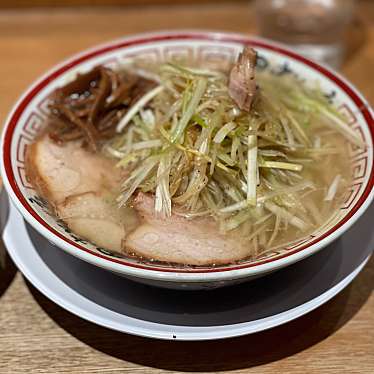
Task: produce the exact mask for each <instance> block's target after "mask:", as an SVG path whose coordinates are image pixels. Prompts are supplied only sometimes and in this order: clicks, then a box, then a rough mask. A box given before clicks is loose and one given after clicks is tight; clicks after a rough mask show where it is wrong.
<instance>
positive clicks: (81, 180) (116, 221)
mask: <svg viewBox="0 0 374 374" xmlns="http://www.w3.org/2000/svg"><path fill="white" fill-rule="evenodd" d="M26 171H27V175H28V178H29V179H30V181H31V183H32V185H33V186H34V187H35V188H36V190H37V192H38V193H39V194H40V195H41V196H42V197H44V198H45V199H46V200H47V201H48V202H49V203H50V205H51V206H52V207H53V208H54V210H55V212H56V214H57V216H58V217H60V218H61V219H62V220H63V221H64V222H65V223H66V224H67V226H68V227H69V228H70V229H71V230H72V231H73V232H74V233H75V234H77V235H79V236H81V237H82V238H84V239H87V240H89V241H91V242H93V243H95V244H96V245H98V246H101V247H104V248H107V249H109V250H112V251H116V252H122V245H123V241H124V237H125V234H126V232H125V217H126V215H125V212H124V211H123V210H121V209H118V207H117V204H116V202H115V198H116V196H117V193H118V189H119V183H120V180H121V173H120V171H119V169H117V168H115V163H114V161H112V160H109V159H107V158H105V157H104V156H101V155H100V154H95V153H93V152H90V151H89V150H87V149H85V148H83V147H82V142H81V141H73V142H69V143H65V144H63V145H62V146H60V145H57V144H56V143H54V142H53V141H52V140H51V139H50V137H49V136H48V135H47V134H45V135H43V136H42V137H40V138H39V139H38V140H36V141H35V142H34V143H33V144H31V145H30V146H29V149H28V151H27V154H26ZM126 219H127V218H126ZM126 226H127V225H126Z"/></svg>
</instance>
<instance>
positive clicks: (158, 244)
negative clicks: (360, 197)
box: [27, 47, 364, 265]
mask: <svg viewBox="0 0 374 374" xmlns="http://www.w3.org/2000/svg"><path fill="white" fill-rule="evenodd" d="M255 65H256V53H255V51H254V50H252V49H251V48H249V47H245V48H244V50H243V51H242V53H241V54H240V55H239V58H238V60H237V62H236V63H235V64H234V65H233V66H232V68H231V69H230V71H220V70H218V69H217V70H212V69H208V68H206V67H204V65H201V66H198V67H196V66H194V65H193V64H187V63H186V64H183V65H181V64H175V63H172V62H169V63H163V64H160V65H159V66H150V67H149V71H146V70H144V69H142V70H141V71H138V70H136V69H134V68H127V69H123V70H119V71H114V70H111V69H109V68H106V67H102V66H99V67H96V68H94V69H93V70H91V71H90V72H88V73H85V74H82V75H78V76H77V77H76V79H75V80H74V81H72V82H70V83H69V84H67V85H65V86H64V87H62V88H60V89H58V90H56V92H55V93H54V94H53V96H52V97H51V98H50V110H51V114H50V118H49V122H48V125H47V129H46V132H45V133H44V134H42V135H41V136H40V137H39V138H38V139H37V140H36V141H35V143H34V144H33V145H32V146H31V147H29V151H28V155H27V165H28V167H27V169H28V174H29V177H30V180H31V181H32V183H33V184H34V186H35V187H36V189H37V190H38V191H39V193H40V194H41V195H42V196H43V197H45V198H46V199H47V200H48V201H49V203H50V205H51V207H53V209H54V211H55V213H56V215H57V216H59V217H60V218H61V219H63V220H64V221H65V223H66V224H67V225H68V226H69V227H70V228H71V229H72V230H73V231H74V232H75V233H76V234H78V235H80V236H82V237H84V238H86V239H88V240H90V241H92V242H93V243H95V244H98V245H100V246H102V247H104V248H107V249H109V250H112V251H115V252H118V253H120V254H122V255H124V256H126V255H136V256H140V257H143V258H144V259H148V260H158V261H165V262H169V263H176V264H189V265H213V264H227V263H232V262H235V261H239V260H243V259H255V258H259V257H261V256H263V255H264V254H266V252H268V251H271V250H274V249H275V248H277V247H280V246H284V245H286V244H289V243H290V242H293V241H295V240H297V239H300V238H302V237H305V236H307V235H309V234H310V233H312V232H313V231H315V230H316V229H318V228H319V227H320V226H321V225H323V224H324V223H326V221H327V220H328V219H330V218H331V217H332V216H333V215H334V214H336V212H337V209H338V207H339V204H340V203H341V202H342V199H343V197H344V194H345V191H346V187H347V185H348V184H349V182H350V177H351V170H350V168H349V167H348V162H347V160H346V155H347V146H348V143H349V142H351V143H353V144H354V145H356V146H359V147H362V146H364V144H362V141H361V140H360V139H359V138H358V137H357V135H356V133H355V132H354V131H353V130H352V129H351V128H350V127H349V126H348V125H347V123H346V120H345V118H344V117H343V116H342V115H341V114H340V113H339V112H338V111H337V109H336V108H334V107H333V106H332V105H331V104H330V103H329V102H328V100H327V98H326V97H325V96H324V94H323V93H322V92H321V91H320V90H319V89H318V88H317V87H314V88H311V87H309V86H306V85H305V84H304V83H302V82H300V81H299V80H297V79H296V78H295V77H294V76H292V75H286V76H274V75H270V74H268V73H258V74H256V75H255Z"/></svg>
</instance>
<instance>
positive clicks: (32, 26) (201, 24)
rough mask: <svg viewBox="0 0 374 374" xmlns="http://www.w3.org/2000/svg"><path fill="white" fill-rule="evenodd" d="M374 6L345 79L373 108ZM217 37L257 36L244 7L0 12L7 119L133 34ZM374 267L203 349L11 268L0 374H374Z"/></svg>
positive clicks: (365, 6)
mask: <svg viewBox="0 0 374 374" xmlns="http://www.w3.org/2000/svg"><path fill="white" fill-rule="evenodd" d="M373 20H374V4H373V2H364V3H361V5H360V8H359V16H358V18H357V20H356V24H355V27H354V28H353V29H352V30H351V32H350V34H349V35H348V42H349V58H348V59H347V61H346V63H345V65H344V67H343V73H344V74H345V75H346V76H347V77H348V78H349V79H350V80H352V82H353V83H355V84H356V85H357V87H358V88H359V89H360V90H361V91H362V92H363V93H364V94H365V95H366V96H367V98H368V100H369V101H370V102H371V103H372V102H373V101H374V85H373V83H372V82H373V81H374V79H373V78H374V77H373V62H374V24H373ZM172 28H210V29H221V30H229V31H240V32H244V33H253V32H254V31H255V24H254V17H253V13H251V9H250V7H249V6H248V4H246V3H241V4H236V5H230V4H218V5H201V6H197V5H188V6H187V5H183V6H157V7H155V6H152V7H145V8H140V7H130V8H103V9H100V11H98V10H95V9H85V8H80V9H78V10H72V9H66V10H64V9H58V10H57V9H43V10H33V11H23V12H21V11H9V10H7V11H0V56H1V58H0V72H1V82H0V98H1V100H0V119H1V121H3V120H4V118H5V116H6V114H7V112H8V111H9V110H10V107H11V105H12V104H13V103H14V101H15V100H16V98H17V97H18V96H19V95H20V93H21V91H22V90H23V89H24V88H26V87H27V85H28V84H29V83H31V81H32V80H33V79H35V78H36V77H37V76H38V75H39V74H41V73H43V72H44V71H45V70H46V69H48V68H49V67H51V66H52V65H53V64H55V63H57V62H58V61H60V60H61V59H63V58H64V57H67V56H69V55H71V54H72V53H75V52H78V51H79V50H81V49H83V48H87V47H90V46H92V45H94V44H96V43H100V42H103V41H107V40H110V39H113V38H118V37H120V36H123V35H127V34H130V33H135V32H143V31H150V30H155V29H172ZM373 284H374V259H372V260H371V261H370V263H369V264H368V265H367V266H366V267H365V269H364V270H363V271H362V273H361V274H360V275H359V276H358V278H357V279H356V280H355V281H354V282H353V283H352V285H351V286H350V287H349V288H347V289H346V290H345V291H343V292H342V293H341V294H340V295H338V296H337V297H335V298H334V299H333V300H332V301H330V302H329V303H327V304H326V305H324V306H322V307H321V308H319V309H317V310H316V311H314V312H312V313H310V314H308V315H307V316H304V317H302V318H300V319H299V320H297V321H294V322H291V323H288V324H286V325H285V326H281V327H278V328H276V329H273V330H270V331H267V332H263V333H259V334H255V335H252V336H247V337H242V338H238V339H229V340H226V341H214V342H205V343H184V342H161V341H156V340H150V339H144V338H138V337H132V336H129V335H126V334H119V333H116V332H113V331H110V330H107V329H104V328H100V327H97V326H95V325H93V324H91V323H88V322H85V321H83V320H81V319H80V318H78V317H75V316H73V315H71V314H70V313H68V312H66V311H64V310H62V309H61V308H60V307H58V306H56V305H54V304H53V303H52V302H50V301H49V300H47V299H46V298H45V297H43V296H42V295H41V294H40V293H39V292H38V291H36V290H35V289H34V288H33V287H32V286H30V285H29V284H28V283H27V282H26V281H25V280H24V278H23V277H22V276H21V274H20V273H17V272H16V269H15V268H14V265H12V264H11V262H10V260H9V259H8V261H7V266H6V270H5V271H1V272H0V373H1V374H3V373H11V374H13V373H14V374H16V373H79V374H81V373H145V374H149V373H152V374H153V373H164V372H171V373H175V372H203V373H207V372H232V371H235V373H260V374H261V373H264V374H266V373H296V374H297V373H300V374H305V373H308V374H309V373H312V374H313V373H316V374H317V373H318V374H319V373H329V374H335V373H360V374H361V373H373V372H374V333H373V331H374V329H373V328H374V296H373V292H372V291H373Z"/></svg>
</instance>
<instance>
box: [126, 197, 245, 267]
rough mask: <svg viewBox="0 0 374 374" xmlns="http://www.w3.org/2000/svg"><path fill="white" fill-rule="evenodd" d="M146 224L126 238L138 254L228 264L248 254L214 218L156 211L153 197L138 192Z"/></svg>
mask: <svg viewBox="0 0 374 374" xmlns="http://www.w3.org/2000/svg"><path fill="white" fill-rule="evenodd" d="M133 205H134V208H135V209H136V210H137V211H138V214H139V215H140V217H141V219H142V221H143V224H141V225H139V226H138V227H137V228H136V230H134V231H132V232H131V233H130V234H129V235H128V236H127V238H126V242H125V246H126V248H127V250H130V251H132V252H134V253H136V254H137V255H140V256H144V257H147V258H153V259H155V260H159V261H167V262H175V263H183V264H191V265H209V264H225V263H230V262H234V261H236V260H240V259H242V258H245V257H247V256H249V254H250V248H249V247H248V246H247V245H244V244H241V243H240V240H238V239H237V238H234V237H229V236H223V235H222V234H220V233H219V231H218V228H217V225H216V223H215V222H214V221H213V220H212V219H208V218H204V219H202V218H201V219H194V220H188V219H186V218H184V217H180V216H177V215H175V214H173V215H172V216H171V217H167V218H159V217H157V216H156V215H155V210H154V198H153V197H152V196H151V195H148V194H144V193H141V192H139V193H138V194H137V196H136V198H135V199H134V202H133Z"/></svg>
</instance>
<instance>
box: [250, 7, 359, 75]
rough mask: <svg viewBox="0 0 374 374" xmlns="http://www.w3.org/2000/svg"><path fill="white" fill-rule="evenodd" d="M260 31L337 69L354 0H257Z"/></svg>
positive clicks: (262, 34)
mask: <svg viewBox="0 0 374 374" xmlns="http://www.w3.org/2000/svg"><path fill="white" fill-rule="evenodd" d="M255 9H256V21H257V25H258V29H259V32H260V35H261V36H263V37H266V38H269V39H273V40H277V41H280V42H282V43H285V44H288V45H289V46H290V47H291V48H292V49H294V50H295V51H296V52H299V53H300V54H302V55H304V56H306V57H308V58H311V59H314V60H316V61H320V62H323V63H326V64H328V65H330V66H332V67H333V68H336V69H338V68H339V67H340V66H341V64H342V61H343V58H344V33H345V31H346V29H347V26H348V25H349V23H350V22H351V20H352V15H353V11H354V0H256V1H255Z"/></svg>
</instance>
